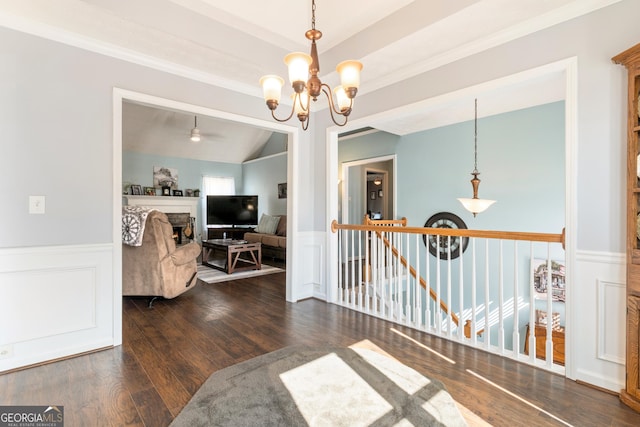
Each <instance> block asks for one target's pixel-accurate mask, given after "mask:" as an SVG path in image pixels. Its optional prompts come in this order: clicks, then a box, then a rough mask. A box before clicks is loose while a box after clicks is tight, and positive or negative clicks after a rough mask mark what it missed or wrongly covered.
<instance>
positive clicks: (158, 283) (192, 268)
mask: <svg viewBox="0 0 640 427" xmlns="http://www.w3.org/2000/svg"><path fill="white" fill-rule="evenodd" d="M200 251H201V249H200V245H199V244H197V243H195V242H191V243H187V244H185V245H182V246H178V247H176V243H175V240H174V239H173V227H172V225H171V223H169V219H168V218H167V215H166V214H164V213H163V212H160V211H151V212H149V214H148V215H147V218H146V222H145V228H144V234H143V237H142V245H141V246H129V245H127V244H124V243H123V245H122V295H125V296H148V297H152V300H151V301H150V302H149V306H151V304H152V303H153V300H154V299H155V298H154V297H163V298H167V299H170V298H175V297H177V296H178V295H180V294H182V293H183V292H186V291H188V290H189V289H192V288H193V287H194V286H195V284H196V282H197V277H196V273H197V263H196V259H197V258H198V255H199V254H200Z"/></svg>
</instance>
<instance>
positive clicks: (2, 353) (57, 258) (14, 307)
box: [0, 244, 114, 372]
mask: <svg viewBox="0 0 640 427" xmlns="http://www.w3.org/2000/svg"><path fill="white" fill-rule="evenodd" d="M112 270H113V255H112V245H110V244H109V245H82V246H60V247H43V248H16V249H3V250H0V372H1V371H6V370H10V369H15V368H18V367H22V366H28V365H32V364H35V363H40V362H44V361H47V360H51V359H56V358H60V357H65V356H69V355H73V354H76V353H81V352H85V351H90V350H94V349H97V348H102V347H106V346H111V345H113V342H114V341H113V337H114V334H113V272H112Z"/></svg>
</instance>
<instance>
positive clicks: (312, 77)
mask: <svg viewBox="0 0 640 427" xmlns="http://www.w3.org/2000/svg"><path fill="white" fill-rule="evenodd" d="M305 37H306V38H307V39H308V40H310V41H311V54H310V55H307V54H306V53H301V52H293V53H290V54H288V55H287V56H285V57H284V62H285V64H286V65H287V67H288V69H289V83H290V84H291V87H292V88H293V95H292V98H293V106H292V108H291V112H290V113H289V116H287V117H286V118H278V117H276V114H275V111H276V109H277V108H278V104H279V103H280V97H281V91H282V86H283V85H284V80H283V79H282V78H280V77H278V76H275V75H267V76H264V77H262V78H261V79H260V85H261V86H262V92H263V95H264V100H265V102H266V103H267V107H268V108H269V110H271V116H272V117H273V118H274V119H275V120H277V121H279V122H286V121H287V120H289V119H290V118H291V117H293V115H294V114H295V115H296V116H297V117H298V120H300V123H301V125H302V129H304V130H307V128H308V127H309V116H310V114H309V107H310V104H311V100H313V101H314V102H315V101H317V100H318V96H320V93H324V94H325V96H326V97H327V100H328V101H329V113H330V114H331V120H332V121H333V123H335V124H336V125H338V126H344V125H346V124H347V121H348V119H349V114H351V111H352V108H353V99H354V98H355V97H356V94H357V93H358V88H359V87H360V71H361V70H362V64H361V63H360V62H358V61H353V60H348V61H343V62H341V63H340V64H338V66H337V67H336V71H337V72H338V74H339V75H340V82H341V85H340V86H338V87H336V88H335V89H334V90H331V87H330V86H329V85H328V84H326V83H322V81H321V80H320V78H319V77H318V72H319V71H320V62H319V61H318V49H317V47H316V41H317V40H320V38H321V37H322V32H321V31H319V30H316V2H315V0H312V1H311V29H310V30H309V31H307V32H306V33H305ZM334 95H335V100H334ZM336 117H342V119H337V118H336Z"/></svg>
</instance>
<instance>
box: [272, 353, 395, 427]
mask: <svg viewBox="0 0 640 427" xmlns="http://www.w3.org/2000/svg"><path fill="white" fill-rule="evenodd" d="M280 378H281V380H282V382H283V384H284V385H285V386H286V387H287V389H288V390H289V393H290V394H291V396H292V397H293V400H294V401H295V402H296V405H297V407H298V410H299V411H300V413H301V414H302V416H303V417H304V419H305V420H306V421H307V423H308V424H309V425H323V424H326V421H327V420H331V419H334V420H335V419H336V417H338V420H340V421H341V423H342V424H343V425H370V424H373V423H374V422H375V421H376V420H377V419H379V418H381V417H382V416H384V414H386V413H387V412H389V411H390V410H392V409H393V407H392V406H391V405H390V404H389V403H388V402H387V401H386V400H385V399H384V398H383V397H382V396H380V395H379V394H378V393H377V392H376V391H375V390H374V389H373V387H371V386H370V385H369V384H368V383H367V382H366V381H365V380H364V379H362V378H361V377H360V376H359V375H358V373H357V372H355V371H354V370H353V369H352V368H351V367H350V366H349V365H347V364H346V363H345V362H344V361H342V359H340V357H338V355H336V354H335V353H331V354H328V355H326V356H323V357H321V358H319V359H316V360H314V361H313V362H309V363H306V364H304V365H302V366H299V367H297V368H294V369H291V370H289V371H287V372H284V373H282V374H280ZM323 420H324V422H323Z"/></svg>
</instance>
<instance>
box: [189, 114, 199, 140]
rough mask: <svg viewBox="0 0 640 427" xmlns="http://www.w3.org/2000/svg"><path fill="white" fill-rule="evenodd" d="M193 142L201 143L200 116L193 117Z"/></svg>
mask: <svg viewBox="0 0 640 427" xmlns="http://www.w3.org/2000/svg"><path fill="white" fill-rule="evenodd" d="M190 139H191V142H200V129H198V116H194V117H193V129H191V138H190Z"/></svg>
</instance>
